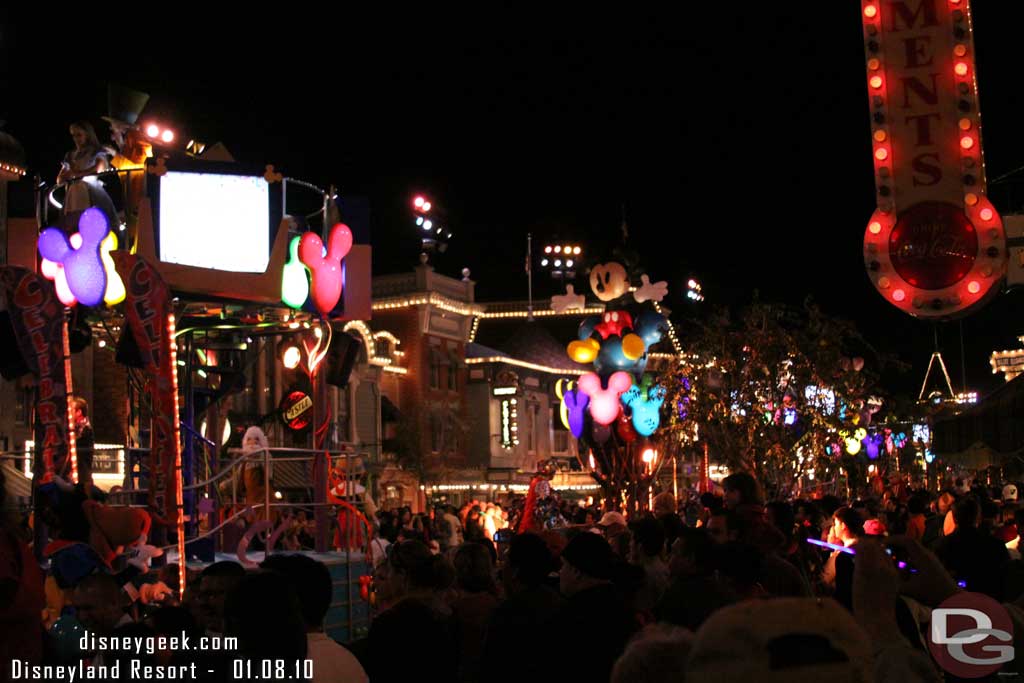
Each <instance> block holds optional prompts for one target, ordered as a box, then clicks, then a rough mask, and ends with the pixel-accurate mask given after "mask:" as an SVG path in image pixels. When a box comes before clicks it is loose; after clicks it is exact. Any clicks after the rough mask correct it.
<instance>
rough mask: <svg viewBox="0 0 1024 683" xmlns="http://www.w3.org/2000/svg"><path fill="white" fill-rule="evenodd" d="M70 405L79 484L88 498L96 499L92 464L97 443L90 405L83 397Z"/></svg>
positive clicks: (73, 399) (73, 398) (79, 397)
mask: <svg viewBox="0 0 1024 683" xmlns="http://www.w3.org/2000/svg"><path fill="white" fill-rule="evenodd" d="M70 403H71V412H72V414H73V416H74V425H75V452H76V454H77V458H78V460H77V466H78V483H80V484H82V486H83V487H84V489H85V494H86V495H87V496H88V497H90V498H94V497H95V496H96V494H97V492H98V490H97V489H96V487H95V485H94V484H93V481H92V462H93V455H94V451H95V448H96V441H95V439H94V438H93V433H92V425H91V424H89V404H88V403H87V402H86V400H85V399H84V398H82V397H81V396H75V397H72V399H71V401H70Z"/></svg>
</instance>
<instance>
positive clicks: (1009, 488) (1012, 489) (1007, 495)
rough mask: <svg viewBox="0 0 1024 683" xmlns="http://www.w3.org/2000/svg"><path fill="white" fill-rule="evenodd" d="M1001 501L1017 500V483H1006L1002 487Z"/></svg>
mask: <svg viewBox="0 0 1024 683" xmlns="http://www.w3.org/2000/svg"><path fill="white" fill-rule="evenodd" d="M1003 502H1004V503H1016V502H1017V485H1016V484H1007V485H1006V486H1004V487H1003Z"/></svg>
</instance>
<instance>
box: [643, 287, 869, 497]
mask: <svg viewBox="0 0 1024 683" xmlns="http://www.w3.org/2000/svg"><path fill="white" fill-rule="evenodd" d="M694 325H695V326H694V327H693V328H692V329H691V330H690V334H689V335H688V337H689V338H688V339H687V341H686V342H684V346H685V347H686V349H687V353H686V354H684V355H682V356H681V357H680V358H679V359H678V360H676V361H675V362H674V363H673V365H672V366H671V368H670V369H669V370H668V371H666V372H665V373H663V374H662V375H661V376H660V378H659V381H660V382H661V384H662V386H664V388H665V390H666V392H667V397H666V401H665V404H666V406H668V408H667V410H668V412H669V417H668V425H667V429H666V431H667V434H666V435H665V441H666V442H668V443H669V444H686V445H689V446H691V447H696V448H698V450H697V452H698V453H699V454H702V453H703V450H704V446H706V447H707V450H708V452H709V454H710V459H711V461H713V462H716V463H720V464H724V465H726V466H728V467H729V468H730V469H732V470H733V471H736V470H745V471H748V472H750V473H752V474H753V475H754V476H755V477H756V478H758V480H760V481H761V482H763V483H764V484H765V485H766V486H767V487H768V488H769V489H770V490H773V491H775V492H779V493H782V492H796V491H798V490H800V489H801V488H804V487H807V486H813V487H819V486H823V485H825V486H827V485H828V484H829V482H831V483H832V484H836V483H838V481H839V480H840V479H841V478H843V477H844V475H845V478H847V479H848V480H850V481H864V478H862V477H861V476H860V475H864V474H866V471H867V466H868V462H869V461H871V460H873V459H874V458H877V457H878V456H879V453H880V450H879V449H880V447H881V446H882V445H883V444H882V443H881V442H880V441H879V439H880V438H881V437H880V436H879V435H878V433H876V430H874V429H870V425H871V421H872V414H873V413H874V412H877V410H878V409H879V408H880V406H881V402H880V400H878V399H877V398H875V397H873V396H872V395H871V394H872V391H873V390H874V389H875V385H876V381H877V375H876V374H875V372H876V371H877V369H878V367H879V366H880V365H881V364H882V363H883V362H887V360H885V359H882V358H880V357H879V356H878V354H877V353H875V352H874V351H873V349H871V347H870V346H869V345H867V344H866V343H865V342H864V340H863V338H862V337H861V336H860V334H859V333H858V332H857V330H856V328H855V327H854V326H853V325H852V324H851V323H848V322H845V321H842V320H837V319H835V318H832V317H829V316H827V315H825V314H824V313H822V312H821V310H820V309H818V308H817V306H815V305H813V304H811V303H810V302H808V303H806V304H805V305H804V306H803V307H800V308H797V307H791V306H785V305H778V304H767V303H763V302H761V301H758V300H756V299H755V301H754V302H753V303H752V304H751V305H749V306H747V307H745V308H744V309H742V310H741V311H740V312H739V313H738V314H736V315H730V313H729V312H728V311H725V310H722V311H719V312H717V313H714V314H712V315H711V316H710V317H709V318H708V319H707V320H705V321H704V322H695V323H694ZM861 353H865V354H867V355H869V356H870V357H872V358H873V360H875V361H877V362H875V363H873V366H872V367H868V366H867V365H866V364H865V361H864V359H863V358H862V357H859V356H858V355H856V354H861ZM883 452H884V449H883Z"/></svg>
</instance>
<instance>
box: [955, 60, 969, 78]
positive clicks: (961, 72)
mask: <svg viewBox="0 0 1024 683" xmlns="http://www.w3.org/2000/svg"><path fill="white" fill-rule="evenodd" d="M953 71H955V72H956V75H957V76H966V75H967V62H957V63H956V66H954V67H953Z"/></svg>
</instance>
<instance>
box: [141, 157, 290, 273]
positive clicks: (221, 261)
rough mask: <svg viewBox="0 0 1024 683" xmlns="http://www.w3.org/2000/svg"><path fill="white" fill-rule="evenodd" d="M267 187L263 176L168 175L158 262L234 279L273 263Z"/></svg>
mask: <svg viewBox="0 0 1024 683" xmlns="http://www.w3.org/2000/svg"><path fill="white" fill-rule="evenodd" d="M268 193H269V186H268V184H267V181H266V180H264V179H263V178H261V177H259V176H238V175H220V174H213V173H177V172H174V171H168V172H167V173H166V174H165V175H164V176H163V177H162V178H161V179H160V260H161V261H164V262H165V263H177V264H179V265H183V266H196V267H199V268H215V269H217V270H228V271H233V272H236V273H263V272H265V271H266V270H267V264H268V262H269V261H270V244H269V242H270V237H269V234H268V232H269V229H270V205H269V203H268V196H269V194H268Z"/></svg>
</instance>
